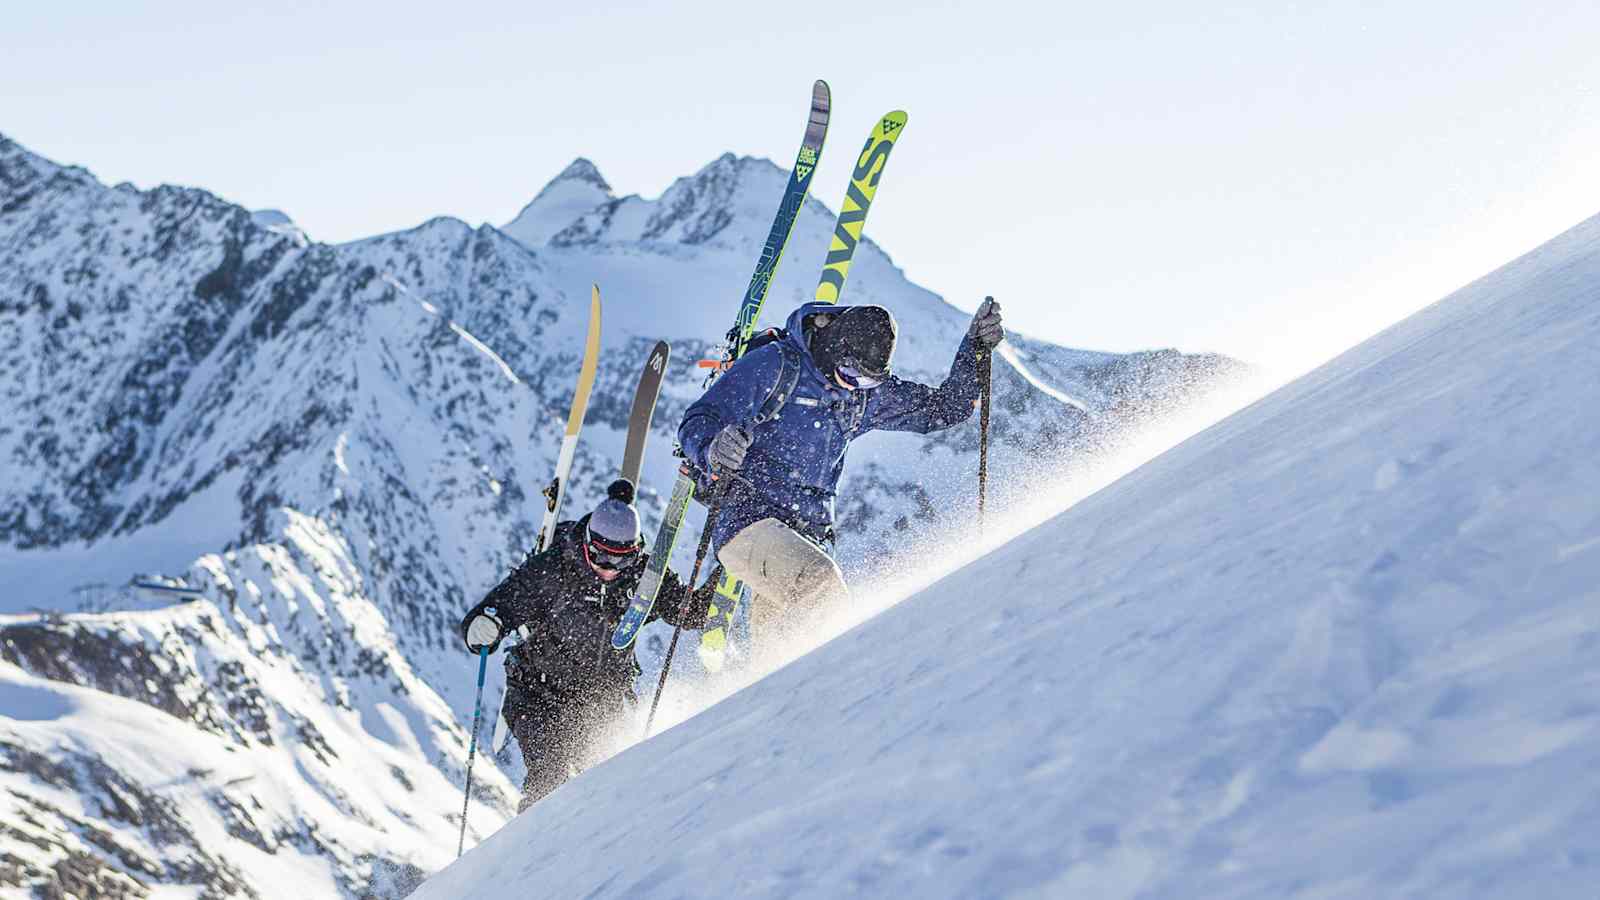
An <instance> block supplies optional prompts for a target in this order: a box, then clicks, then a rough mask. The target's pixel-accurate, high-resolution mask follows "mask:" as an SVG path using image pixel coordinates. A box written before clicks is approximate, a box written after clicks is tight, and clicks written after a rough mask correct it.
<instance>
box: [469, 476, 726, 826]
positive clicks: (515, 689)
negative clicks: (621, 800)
mask: <svg viewBox="0 0 1600 900" xmlns="http://www.w3.org/2000/svg"><path fill="white" fill-rule="evenodd" d="M643 548H644V541H643V539H642V538H641V537H640V534H639V513H638V511H637V510H636V509H634V507H633V483H632V482H630V481H628V480H627V479H618V480H617V481H616V482H614V483H612V485H611V487H610V489H609V490H608V491H607V497H606V499H605V500H603V501H601V503H600V505H599V506H598V507H596V508H595V510H594V512H592V513H590V514H589V515H587V516H584V517H583V518H581V519H579V520H578V521H576V522H570V521H569V522H562V523H560V524H559V525H557V526H556V528H555V533H554V535H552V537H551V541H550V546H549V547H548V548H547V549H545V550H544V551H543V552H540V553H535V554H530V555H529V556H528V558H527V559H526V560H524V561H523V563H522V565H520V566H518V567H517V568H516V570H515V571H513V572H512V573H511V574H510V575H507V576H506V578H505V580H504V581H502V582H500V584H499V585H497V586H496V587H495V588H494V590H491V591H490V592H489V594H488V596H486V597H484V598H483V601H482V602H481V603H479V604H478V605H477V606H474V607H473V608H472V610H471V611H470V612H468V613H467V614H466V616H465V617H464V618H463V619H462V620H461V635H462V638H463V639H464V640H465V641H466V644H467V649H469V650H471V651H472V652H474V653H476V652H478V650H479V648H482V647H488V648H489V652H491V653H492V652H494V650H495V649H496V648H498V647H499V645H500V642H501V640H502V639H503V638H505V637H506V636H507V635H509V634H511V633H512V632H515V631H518V630H519V629H521V630H522V632H521V633H522V635H523V637H524V640H523V642H522V643H520V644H518V645H517V646H515V647H513V648H512V649H511V650H510V651H508V652H507V654H506V698H505V707H504V713H505V719H506V722H507V723H508V724H509V725H510V728H511V733H512V734H513V735H515V736H516V738H517V744H518V746H519V747H521V749H522V758H523V761H524V762H525V763H526V764H527V768H528V775H527V778H526V779H525V780H524V781H523V783H522V803H521V804H520V805H519V806H518V808H517V811H518V812H521V811H523V810H525V809H527V808H528V807H529V806H531V805H532V804H533V803H534V802H535V801H537V800H539V799H540V798H541V797H543V796H544V795H545V794H548V793H550V792H551V791H553V790H555V789H556V788H557V787H558V786H560V785H561V783H562V782H564V781H566V780H567V779H568V778H569V777H571V776H572V775H575V774H577V773H578V772H580V771H582V770H583V769H585V768H588V766H589V765H591V764H592V762H593V760H591V759H590V758H589V757H590V752H589V751H590V747H589V744H590V742H591V740H592V738H593V737H594V736H596V735H597V733H598V732H600V731H603V730H604V729H605V728H607V727H608V726H610V725H611V724H613V723H614V722H615V721H616V720H617V719H618V718H620V717H621V716H622V715H623V714H624V713H625V712H626V711H627V710H628V709H630V708H631V707H632V705H633V703H635V702H636V701H637V697H635V695H634V693H633V681H634V679H635V678H636V677H637V676H638V675H639V671H640V670H639V663H638V661H637V660H636V659H635V658H634V655H633V650H632V649H631V648H630V649H628V650H625V651H617V650H613V649H612V648H611V632H612V630H613V629H615V628H616V625H617V621H618V620H619V619H620V618H621V617H622V613H623V611H624V610H626V609H627V608H628V595H629V594H630V593H632V592H633V589H634V588H635V587H636V586H637V585H638V584H639V577H640V576H641V575H642V574H643V573H644V568H645V562H646V559H647V556H646V554H645V553H644V552H643ZM685 593H686V588H685V586H684V585H683V583H682V582H681V581H680V580H679V579H678V577H677V576H676V575H675V574H674V573H673V572H672V570H670V569H668V570H667V571H666V573H665V577H664V578H663V579H662V582H661V592H660V594H658V595H657V598H656V604H655V609H654V612H653V613H652V615H651V618H652V619H654V618H656V617H661V618H665V619H666V620H667V621H668V622H669V623H671V624H674V625H682V626H683V627H685V628H700V627H702V626H703V625H704V624H705V618H706V607H707V601H708V600H709V595H707V596H705V597H699V598H696V600H695V601H694V602H691V604H690V609H689V610H688V612H687V614H686V615H685V616H684V617H683V619H682V621H679V619H678V609H679V607H680V606H681V605H682V604H683V600H684V595H685Z"/></svg>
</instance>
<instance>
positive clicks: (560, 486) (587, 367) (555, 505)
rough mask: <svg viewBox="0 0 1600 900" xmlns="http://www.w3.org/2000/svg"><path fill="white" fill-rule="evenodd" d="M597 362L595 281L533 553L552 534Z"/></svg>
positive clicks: (564, 492) (548, 541) (598, 329)
mask: <svg viewBox="0 0 1600 900" xmlns="http://www.w3.org/2000/svg"><path fill="white" fill-rule="evenodd" d="M599 363H600V286H599V285H597V284H596V285H590V287H589V336H588V338H587V339H585V341H584V346H583V367H582V368H580V369H579V370H578V388H577V390H576V391H575V392H574V393H573V395H572V411H571V412H570V413H568V414H567V433H566V436H565V437H563V438H562V439H561V453H560V454H559V455H558V456H557V457H556V476H555V478H553V479H551V480H550V484H549V486H548V487H546V488H545V489H544V498H545V512H544V525H542V526H541V527H540V528H539V540H538V541H537V542H536V543H535V544H534V545H533V546H534V552H538V551H540V550H543V549H544V548H545V547H546V546H547V545H548V544H549V543H550V536H551V535H552V534H554V533H555V530H556V521H557V520H558V518H559V517H560V515H561V501H562V500H563V499H565V498H566V495H567V474H568V473H569V472H571V471H572V456H573V454H574V453H576V452H577V450H578V432H579V431H582V430H583V415H584V413H585V412H587V411H588V409H589V392H590V391H592V390H594V374H595V368H596V367H597V366H598V365H599Z"/></svg>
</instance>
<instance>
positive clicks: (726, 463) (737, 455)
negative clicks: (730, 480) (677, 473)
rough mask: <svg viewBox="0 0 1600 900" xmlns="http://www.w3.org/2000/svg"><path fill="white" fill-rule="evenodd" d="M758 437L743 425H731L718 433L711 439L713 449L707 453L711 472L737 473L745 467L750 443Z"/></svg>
mask: <svg viewBox="0 0 1600 900" xmlns="http://www.w3.org/2000/svg"><path fill="white" fill-rule="evenodd" d="M755 439H756V436H755V435H754V434H752V433H751V432H750V429H748V428H746V427H744V426H743V425H729V426H728V427H727V428H724V429H722V430H721V431H719V432H717V436H716V437H714V438H712V439H711V447H710V449H709V450H707V451H706V461H707V462H709V463H710V464H711V471H712V472H716V471H719V470H720V471H724V472H737V471H739V467H740V466H742V465H744V455H745V454H746V453H749V452H750V442H751V441H754V440H755Z"/></svg>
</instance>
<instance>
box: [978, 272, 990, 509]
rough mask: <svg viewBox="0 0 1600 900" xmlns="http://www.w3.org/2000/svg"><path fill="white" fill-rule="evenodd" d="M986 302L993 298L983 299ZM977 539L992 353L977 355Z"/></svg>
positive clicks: (985, 479)
mask: <svg viewBox="0 0 1600 900" xmlns="http://www.w3.org/2000/svg"><path fill="white" fill-rule="evenodd" d="M983 299H984V300H985V301H986V302H987V301H993V300H994V298H993V297H985V298H983ZM978 396H979V398H980V399H981V401H982V403H983V407H982V408H981V409H980V410H978V537H979V538H982V537H983V507H984V500H985V499H986V495H987V494H988V492H989V406H990V403H991V401H992V400H993V399H994V351H993V350H987V351H979V353H978Z"/></svg>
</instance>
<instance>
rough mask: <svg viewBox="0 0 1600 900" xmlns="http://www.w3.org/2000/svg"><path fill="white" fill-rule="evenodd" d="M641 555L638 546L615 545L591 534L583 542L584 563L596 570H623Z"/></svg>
mask: <svg viewBox="0 0 1600 900" xmlns="http://www.w3.org/2000/svg"><path fill="white" fill-rule="evenodd" d="M638 555H639V547H638V545H637V544H627V545H623V544H613V543H610V542H609V541H605V540H602V539H601V538H598V537H596V536H595V535H594V533H593V532H589V534H588V539H587V540H585V541H584V542H583V561H584V562H586V563H588V564H589V565H591V566H593V567H595V568H596V569H612V570H615V569H621V568H623V567H624V566H626V565H627V564H628V561H629V560H631V559H633V558H634V557H635V556H638Z"/></svg>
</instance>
